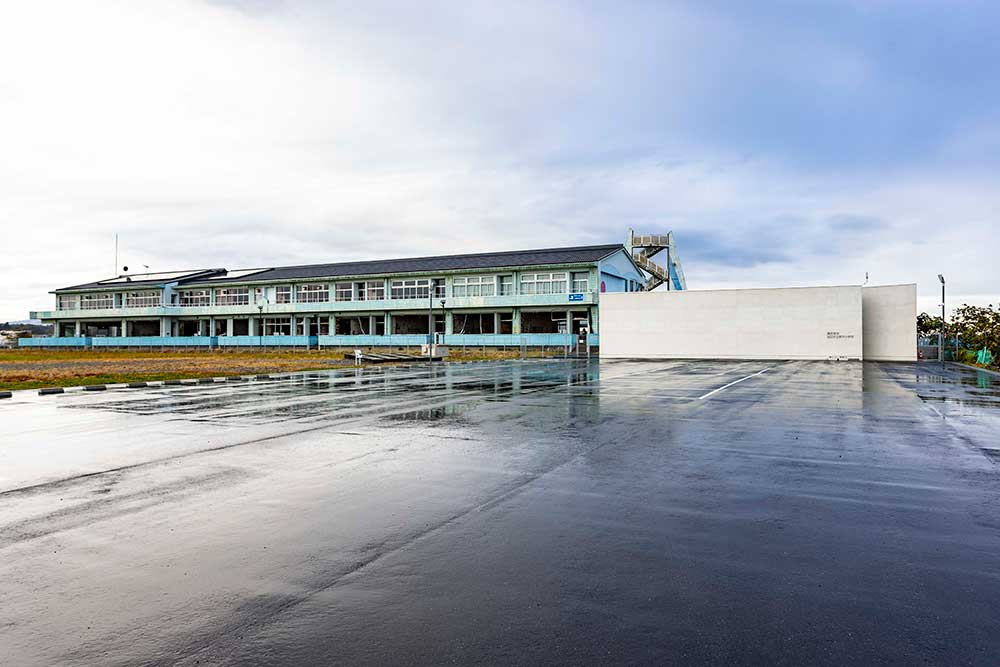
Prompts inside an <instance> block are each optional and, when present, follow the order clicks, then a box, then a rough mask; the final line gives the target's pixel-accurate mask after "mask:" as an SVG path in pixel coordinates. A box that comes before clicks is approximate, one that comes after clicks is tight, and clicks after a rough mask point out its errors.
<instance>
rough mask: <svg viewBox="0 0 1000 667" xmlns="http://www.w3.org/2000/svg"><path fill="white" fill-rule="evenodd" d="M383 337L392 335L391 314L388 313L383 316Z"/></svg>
mask: <svg viewBox="0 0 1000 667" xmlns="http://www.w3.org/2000/svg"><path fill="white" fill-rule="evenodd" d="M385 335H386V336H391V335H392V313H390V312H388V311H387V312H386V314H385Z"/></svg>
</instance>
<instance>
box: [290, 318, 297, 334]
mask: <svg viewBox="0 0 1000 667" xmlns="http://www.w3.org/2000/svg"><path fill="white" fill-rule="evenodd" d="M296 321H297V319H296V317H295V316H294V315H292V325H291V326H292V335H293V336H294V335H295V322H296Z"/></svg>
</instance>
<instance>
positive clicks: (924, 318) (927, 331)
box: [917, 313, 941, 336]
mask: <svg viewBox="0 0 1000 667" xmlns="http://www.w3.org/2000/svg"><path fill="white" fill-rule="evenodd" d="M939 331H941V318H940V317H939V316H934V315H928V314H927V313H920V314H919V315H917V335H918V336H930V335H933V334H937V332H939Z"/></svg>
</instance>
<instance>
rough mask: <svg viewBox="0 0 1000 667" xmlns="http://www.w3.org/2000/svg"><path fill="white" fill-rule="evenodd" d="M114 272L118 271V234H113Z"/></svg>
mask: <svg viewBox="0 0 1000 667" xmlns="http://www.w3.org/2000/svg"><path fill="white" fill-rule="evenodd" d="M115 271H118V234H115Z"/></svg>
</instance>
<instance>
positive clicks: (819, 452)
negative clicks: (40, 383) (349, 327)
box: [0, 360, 1000, 665]
mask: <svg viewBox="0 0 1000 667" xmlns="http://www.w3.org/2000/svg"><path fill="white" fill-rule="evenodd" d="M764 368H767V369H768V371H767V372H766V373H763V374H759V375H758V373H759V372H760V371H761V370H762V369H764ZM751 376H752V377H751ZM741 378H744V380H743V381H741V382H740V383H738V384H734V385H732V386H729V387H728V388H725V389H723V390H721V391H718V392H715V390H717V389H720V388H722V387H726V386H727V385H729V384H730V383H732V382H733V381H735V380H740V379H741ZM997 407H1000V383H998V381H997V378H995V377H993V376H989V375H988V374H985V373H977V372H976V371H972V370H969V369H966V368H961V367H958V366H954V365H948V366H945V367H943V368H942V367H941V366H939V365H936V364H873V363H866V364H860V363H847V362H841V363H836V362H759V363H758V362H713V361H664V362H629V361H621V362H598V361H596V360H595V361H590V362H588V361H585V360H568V361H563V360H554V361H529V362H499V363H485V364H464V365H460V364H454V365H437V366H430V367H429V366H427V365H424V364H415V365H412V366H408V367H394V368H383V369H358V370H354V369H350V370H339V371H330V372H310V373H301V374H295V375H292V376H288V377H280V378H273V379H266V380H254V381H247V382H230V383H225V384H218V385H191V386H170V387H159V388H149V389H141V390H128V391H120V392H110V391H109V392H100V393H88V394H82V393H81V394H67V395H63V396H54V397H37V396H27V395H20V396H18V397H16V398H15V399H14V400H11V401H10V402H9V403H5V404H2V405H0V424H2V428H3V436H2V440H0V581H3V582H4V584H3V587H2V588H0V655H3V656H4V660H3V661H0V662H7V663H9V664H17V665H30V664H53V663H59V664H78V665H92V664H233V665H242V664H335V663H346V664H359V663H361V664H386V663H394V664H395V663H400V662H405V663H409V664H441V663H459V664H469V663H484V662H485V663H509V662H516V663H553V662H556V663H601V664H607V663H629V664H634V663H657V664H663V663H677V662H683V663H715V664H719V663H725V664H732V663H739V664H750V663H752V664H772V663H786V664H837V665H843V664H872V663H883V662H899V663H917V662H931V663H937V664H970V663H973V664H975V663H978V664H990V663H991V662H994V660H993V658H995V656H996V655H997V654H998V652H1000V639H998V638H1000V621H998V620H997V614H996V612H995V610H996V608H997V605H998V603H1000V581H998V578H997V572H1000V519H998V518H997V517H998V516H1000V477H998V475H1000V469H998V468H997V465H998V463H1000V455H998V452H1000V442H998V440H997V435H996V434H997V433H998V432H1000V411H998V410H997V409H996V408H997Z"/></svg>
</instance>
